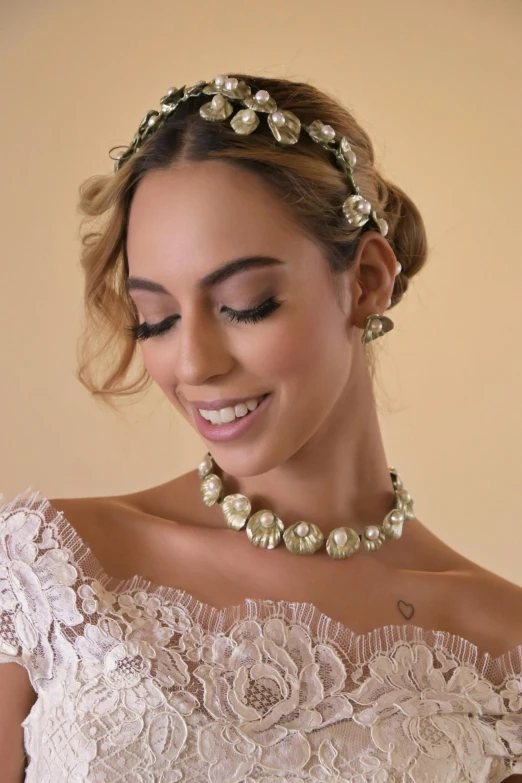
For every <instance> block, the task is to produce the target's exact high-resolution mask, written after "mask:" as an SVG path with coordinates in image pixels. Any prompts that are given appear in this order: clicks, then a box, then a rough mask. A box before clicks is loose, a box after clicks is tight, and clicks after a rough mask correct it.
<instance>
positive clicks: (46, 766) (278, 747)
mask: <svg viewBox="0 0 522 783" xmlns="http://www.w3.org/2000/svg"><path fill="white" fill-rule="evenodd" d="M0 499H1V496H0ZM9 661H16V662H17V663H19V664H20V665H22V666H24V667H25V668H26V669H27V671H28V673H29V676H30V679H31V683H32V685H33V688H34V690H35V691H36V693H37V700H36V702H35V704H34V706H33V708H32V709H31V712H30V713H29V715H28V716H27V718H26V719H25V720H24V722H23V728H24V737H25V746H26V751H27V757H28V764H27V768H26V778H25V780H26V782H27V783H59V782H60V783H61V781H68V783H80V781H82V782H83V781H88V783H116V782H118V783H119V782H120V781H121V783H177V781H184V782H185V781H186V782H187V783H188V782H190V781H193V782H194V783H196V782H197V783H201V782H202V781H212V783H241V782H244V783H254V781H256V783H285V782H286V783H304V781H306V782H307V783H312V781H313V782H314V783H315V782H316V781H317V783H319V782H320V783H327V782H328V783H330V782H332V783H333V782H335V783H348V782H350V783H370V781H371V783H392V782H393V783H399V781H408V783H413V782H415V783H421V782H422V783H453V782H454V783H457V782H458V783H463V782H464V781H469V783H481V781H495V783H497V782H498V781H502V780H505V779H506V778H507V777H509V775H511V774H514V773H516V772H519V773H522V647H520V648H518V649H517V650H513V651H512V652H510V653H507V654H505V655H503V656H502V657H500V658H497V659H493V658H491V657H490V656H489V655H487V654H484V655H479V654H478V652H477V650H476V648H475V647H474V646H473V645H472V644H470V643H469V642H466V641H464V640H463V639H461V638H459V637H455V636H450V635H449V634H446V633H443V632H440V631H423V630H422V629H420V628H415V627H412V626H409V625H404V626H388V627H386V628H381V629H379V630H377V631H374V632H372V633H370V634H368V635H364V636H358V635H356V634H355V633H353V632H351V631H349V630H348V629H347V628H345V627H344V626H343V625H341V624H340V623H337V622H334V621H333V620H331V619H330V618H328V617H326V616H325V615H324V614H321V613H320V612H319V611H318V610H317V609H316V608H314V607H313V606H312V605H310V604H302V603H286V602H272V601H259V600H247V601H245V602H244V603H242V604H241V605H240V606H236V607H231V608H228V609H226V610H216V609H213V608H212V607H210V606H207V605H204V604H202V603H200V602H198V601H197V600H195V599H194V598H192V597H191V596H190V595H188V594H187V593H185V592H182V591H180V590H176V589H174V588H169V587H159V586H156V585H154V584H151V583H150V582H148V581H146V580H144V579H143V578H140V577H135V578H133V579H131V580H128V581H124V582H118V581H117V580H115V579H113V578H111V577H109V576H107V575H106V574H105V573H104V571H103V570H102V568H101V567H100V564H99V562H98V561H97V560H96V558H95V557H94V555H93V554H92V553H91V552H90V550H89V549H88V547H87V545H86V544H85V543H84V542H83V541H82V540H81V539H80V538H79V536H78V534H77V533H76V531H75V529H74V528H73V527H72V525H71V524H70V523H69V522H68V521H67V520H66V519H65V518H64V516H63V514H62V513H60V512H58V511H57V510H56V509H54V508H53V507H52V506H51V505H50V503H49V501H48V500H47V498H45V496H43V495H42V494H41V493H40V492H39V491H38V490H34V489H33V488H29V489H27V490H25V492H23V493H21V494H19V495H18V496H17V497H16V498H14V500H12V501H11V502H10V503H6V504H4V505H0V662H9Z"/></svg>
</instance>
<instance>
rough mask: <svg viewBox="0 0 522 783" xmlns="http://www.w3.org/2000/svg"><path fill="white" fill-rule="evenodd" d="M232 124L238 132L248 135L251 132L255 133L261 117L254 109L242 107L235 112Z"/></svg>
mask: <svg viewBox="0 0 522 783" xmlns="http://www.w3.org/2000/svg"><path fill="white" fill-rule="evenodd" d="M230 124H231V125H232V127H233V128H234V130H235V132H236V133H240V134H241V135H242V136H248V134H249V133H253V132H254V131H255V129H256V128H257V127H258V125H259V117H258V116H257V114H256V113H255V111H254V110H253V109H242V110H241V111H238V112H237V114H234V116H233V117H232V119H231V120H230Z"/></svg>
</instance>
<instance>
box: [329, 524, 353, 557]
mask: <svg viewBox="0 0 522 783" xmlns="http://www.w3.org/2000/svg"><path fill="white" fill-rule="evenodd" d="M360 545H361V538H360V536H359V534H358V533H356V532H355V530H353V528H351V527H337V528H335V530H332V532H331V533H330V535H329V536H328V538H327V539H326V551H327V552H328V554H329V555H330V557H333V558H334V560H342V559H343V558H345V557H350V556H351V555H354V554H355V553H356V552H357V550H358V549H359V547H360Z"/></svg>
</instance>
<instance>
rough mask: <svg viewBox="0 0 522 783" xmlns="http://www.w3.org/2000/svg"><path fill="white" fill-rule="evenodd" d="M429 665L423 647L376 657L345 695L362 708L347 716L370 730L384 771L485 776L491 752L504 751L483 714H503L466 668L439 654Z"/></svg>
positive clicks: (445, 777) (435, 777) (447, 779)
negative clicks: (384, 760)
mask: <svg viewBox="0 0 522 783" xmlns="http://www.w3.org/2000/svg"><path fill="white" fill-rule="evenodd" d="M435 663H436V659H435V656H434V653H433V651H432V650H430V649H429V648H428V647H427V646H425V645H423V644H406V643H401V644H399V645H398V646H397V647H396V649H395V650H394V651H393V652H392V653H389V654H388V655H386V656H385V655H382V656H378V657H376V658H375V659H374V660H373V661H372V662H371V663H370V664H369V667H368V668H369V675H368V676H367V677H364V676H362V677H361V678H362V682H361V684H360V685H359V687H358V688H357V689H356V690H354V691H352V692H351V693H350V694H349V697H350V699H351V700H352V701H353V702H354V703H355V704H357V705H361V706H362V707H364V709H361V710H355V712H354V716H353V718H354V720H355V721H356V722H357V723H359V724H360V725H364V726H368V727H369V728H370V730H371V735H372V739H373V741H374V743H375V745H376V746H377V748H379V749H380V750H382V751H384V752H385V753H387V754H388V759H389V765H390V767H391V768H392V769H396V770H397V771H400V772H401V773H403V774H406V773H408V772H411V774H413V772H412V770H415V773H414V778H415V779H419V780H424V779H426V780H430V781H433V783H435V782H436V783H439V781H440V783H452V782H454V783H457V781H459V783H460V781H461V780H479V779H486V778H485V775H486V773H487V770H488V768H489V764H490V760H491V757H492V756H493V757H494V756H497V755H500V756H502V755H505V750H506V749H505V747H504V745H503V743H502V742H501V740H500V738H499V736H498V735H497V734H496V731H495V729H494V726H493V725H492V723H491V721H490V720H488V719H487V716H488V714H490V715H491V714H493V715H497V716H498V715H499V714H502V713H503V712H504V706H503V702H502V698H501V697H500V695H499V694H498V693H496V692H495V690H494V689H493V686H492V685H491V684H490V683H489V682H487V681H485V680H482V679H480V678H479V676H478V674H477V672H476V671H475V670H474V669H473V668H472V667H471V666H465V665H458V664H457V663H456V662H454V661H451V659H447V658H445V656H442V655H441V653H438V654H437V663H438V664H439V666H438V667H436V665H435ZM435 760H436V761H437V764H436V765H434V761H435ZM435 770H436V772H435Z"/></svg>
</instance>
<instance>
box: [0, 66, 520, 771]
mask: <svg viewBox="0 0 522 783" xmlns="http://www.w3.org/2000/svg"><path fill="white" fill-rule="evenodd" d="M160 106H161V109H160V112H156V111H151V112H148V114H147V115H146V117H145V118H144V120H143V121H142V123H141V125H140V127H139V130H138V132H137V133H136V135H135V137H134V139H133V141H132V143H131V145H130V147H129V148H128V149H126V150H124V152H123V153H122V154H120V155H119V156H118V157H117V159H116V165H115V173H114V174H112V175H110V176H100V177H94V178H92V179H91V180H89V181H88V182H87V183H86V184H85V186H84V188H83V191H82V200H81V206H82V209H83V212H84V214H85V215H86V218H87V219H88V221H91V220H92V221H93V222H92V225H91V223H90V222H88V226H89V227H88V228H87V230H86V231H85V232H84V235H83V252H82V263H83V268H84V271H85V279H86V289H85V291H86V293H85V296H86V305H87V312H88V315H89V320H88V324H87V331H86V337H87V339H86V340H85V341H84V343H83V353H82V360H81V366H80V369H79V378H80V380H81V382H82V383H83V384H84V385H85V386H86V387H87V388H88V389H89V390H90V391H91V392H92V393H93V394H96V395H99V396H101V397H102V398H103V399H105V400H110V399H111V397H114V396H115V395H125V394H131V393H133V392H135V391H138V390H140V389H143V388H145V386H146V385H147V384H148V383H149V382H150V381H153V382H155V383H156V384H158V386H159V387H160V389H161V390H162V391H163V393H164V394H165V396H166V398H167V399H168V400H169V401H170V402H171V403H172V404H173V405H174V407H175V408H176V410H178V411H179V412H180V413H181V415H182V416H184V417H185V418H186V420H187V421H188V422H189V423H190V424H191V425H192V426H194V427H195V428H197V430H198V432H199V433H200V435H201V437H202V440H203V442H204V444H205V452H206V453H205V455H204V458H203V460H202V462H201V464H200V465H199V467H198V468H197V469H196V470H193V471H190V472H188V473H186V474H184V475H182V476H179V477H177V478H175V479H173V480H172V481H169V482H167V483H166V484H162V485H160V486H155V487H152V488H151V489H148V490H145V491H140V492H135V493H131V494H129V495H125V496H115V497H100V498H81V499H53V500H48V499H47V498H46V497H45V496H44V495H43V494H41V493H40V492H39V491H31V490H30V489H29V490H26V492H25V493H22V494H21V495H19V496H18V497H17V498H15V499H14V500H13V501H11V502H10V503H6V504H5V505H4V507H3V508H2V510H1V517H0V519H1V527H0V529H1V534H2V535H1V541H2V547H3V549H2V560H1V566H0V567H1V569H2V570H1V572H0V573H1V578H2V582H1V587H2V594H1V595H2V603H1V606H2V617H1V619H2V623H1V626H0V628H1V634H0V639H1V645H2V646H1V647H0V651H1V660H2V662H4V663H5V664H7V665H6V666H2V667H0V672H1V674H0V676H1V698H2V705H1V706H2V709H1V714H2V718H1V720H2V725H1V727H0V728H1V731H0V743H1V752H2V769H3V775H4V777H3V778H2V781H5V782H6V783H11V782H12V781H19V780H23V779H25V780H26V781H31V783H32V782H33V781H38V783H44V781H50V780H53V781H57V780H66V779H67V780H74V781H96V782H97V783H101V782H102V781H133V782H134V781H136V782H137V781H140V783H141V782H142V781H143V782H144V781H151V782H152V781H162V783H173V782H174V781H202V780H211V781H213V782H214V783H225V781H226V783H240V782H241V781H244V782H245V783H246V782H248V783H252V782H253V781H263V783H275V782H276V781H289V782H290V781H291V782H292V783H297V781H339V782H346V781H353V782H355V781H356V782H357V783H366V781H368V782H369V781H372V782H374V783H384V782H385V781H441V782H442V781H444V783H446V782H447V781H455V782H456V781H459V782H460V781H470V782H471V781H472V782H473V783H478V781H502V780H522V714H521V713H522V611H521V609H522V590H521V589H520V588H519V587H517V586H515V585H513V584H511V583H509V582H507V581H505V580H503V579H502V578H500V577H499V576H496V575H494V574H492V573H490V572H488V571H486V570H484V569H483V568H480V567H479V566H477V565H476V564H474V563H471V562H470V561H468V560H467V559H466V558H464V557H463V556H461V555H460V554H458V553H457V552H454V551H453V550H451V549H450V548H449V547H448V546H446V545H445V544H444V543H443V542H441V541H440V540H438V539H437V538H436V537H435V536H434V535H433V534H432V533H430V532H429V530H427V528H426V527H424V525H423V524H422V522H421V521H420V520H419V519H418V518H417V517H416V516H415V511H414V505H413V500H412V498H411V496H410V494H409V493H408V492H407V490H406V489H405V486H404V484H405V483H406V482H404V483H403V480H402V477H401V476H400V474H399V473H398V471H397V469H395V468H389V466H388V462H387V459H386V456H385V453H384V448H383V442H382V437H381V433H380V429H379V424H378V417H377V413H376V405H375V400H374V396H373V391H372V379H373V369H374V355H373V344H374V340H375V339H376V338H379V337H381V336H383V335H386V334H387V333H389V332H390V330H391V329H392V327H393V322H392V320H391V319H390V318H389V315H385V312H387V311H389V310H390V309H392V308H393V307H395V306H396V305H397V304H398V303H399V302H400V301H401V299H402V297H403V295H404V292H405V291H406V289H407V286H408V281H409V280H410V279H411V278H412V277H413V275H415V274H416V273H417V272H419V270H420V269H421V268H422V266H423V265H424V262H425V259H426V255H427V241H426V235H425V229H424V225H423V222H422V218H421V216H420V214H419V212H418V210H417V208H416V207H415V205H414V204H413V203H412V202H411V200H410V199H409V198H408V197H407V196H406V194H405V193H403V192H402V191H401V190H400V189H399V188H398V187H397V186H395V185H392V184H391V183H389V182H387V181H385V180H384V179H383V177H382V176H381V175H380V174H379V173H378V172H377V171H376V169H375V167H374V154H373V148H372V144H371V141H370V139H369V138H368V136H367V134H366V133H365V131H364V130H363V129H362V128H361V127H360V126H359V125H358V124H357V122H356V120H355V119H354V118H353V117H352V116H351V114H350V113H349V112H348V111H347V110H346V109H345V108H343V107H342V106H340V105H339V104H338V103H337V102H336V101H335V100H334V99H333V98H332V97H330V96H329V95H327V94H324V93H322V92H320V91H318V90H317V89H315V88H314V87H312V86H311V85H308V84H301V83H296V82H291V81H287V80H284V79H268V78H264V77H262V78H261V77H252V76H248V75H237V76H236V77H229V76H224V75H223V76H218V77H216V78H215V79H213V80H212V81H211V82H209V83H206V82H198V83H197V84H196V85H194V86H193V87H190V88H181V89H175V88H173V89H172V90H171V91H169V93H168V94H167V95H166V96H165V97H164V98H163V99H162V101H161V104H160ZM385 339H388V338H387V337H385ZM136 343H139V347H140V349H141V357H142V360H143V367H142V368H141V372H139V373H138V375H137V376H136V374H135V375H134V377H129V376H130V375H131V370H132V362H133V358H134V356H135V353H136ZM16 663H17V664H19V665H18V666H15V665H13V664H16ZM9 664H11V665H9ZM24 742H25V752H26V758H25V759H24V755H23V752H24V747H23V743H24ZM517 773H519V774H517ZM24 775H25V778H24Z"/></svg>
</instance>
